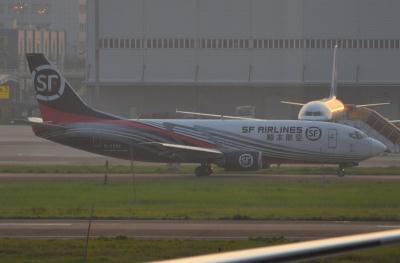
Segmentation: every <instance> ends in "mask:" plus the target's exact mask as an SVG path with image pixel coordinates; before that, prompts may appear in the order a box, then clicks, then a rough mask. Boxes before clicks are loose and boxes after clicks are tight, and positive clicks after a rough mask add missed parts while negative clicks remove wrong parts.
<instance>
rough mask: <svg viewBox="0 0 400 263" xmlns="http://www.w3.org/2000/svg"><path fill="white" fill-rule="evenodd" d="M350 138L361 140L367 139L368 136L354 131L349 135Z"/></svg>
mask: <svg viewBox="0 0 400 263" xmlns="http://www.w3.org/2000/svg"><path fill="white" fill-rule="evenodd" d="M349 136H350V138H353V139H355V140H361V139H363V138H365V137H367V135H365V133H362V132H359V131H354V132H351V133H349Z"/></svg>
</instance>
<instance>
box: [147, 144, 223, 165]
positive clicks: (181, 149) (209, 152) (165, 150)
mask: <svg viewBox="0 0 400 263" xmlns="http://www.w3.org/2000/svg"><path fill="white" fill-rule="evenodd" d="M141 145H144V146H148V147H154V148H156V149H157V150H158V151H159V154H160V155H165V156H169V157H170V158H171V159H177V160H197V161H198V160H216V159H220V158H222V157H224V154H223V153H222V152H221V151H219V150H216V149H209V148H203V147H195V146H187V145H180V144H171V143H161V142H146V143H142V144H141Z"/></svg>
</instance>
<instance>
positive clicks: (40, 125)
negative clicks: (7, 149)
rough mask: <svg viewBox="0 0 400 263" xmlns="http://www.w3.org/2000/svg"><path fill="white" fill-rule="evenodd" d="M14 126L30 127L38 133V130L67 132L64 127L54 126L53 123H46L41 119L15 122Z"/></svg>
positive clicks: (31, 118)
mask: <svg viewBox="0 0 400 263" xmlns="http://www.w3.org/2000/svg"><path fill="white" fill-rule="evenodd" d="M14 124H22V125H30V126H32V128H33V129H34V131H35V132H36V130H45V131H65V127H64V126H62V125H57V124H53V123H51V122H44V121H43V120H42V119H41V118H36V117H30V118H27V119H17V120H14Z"/></svg>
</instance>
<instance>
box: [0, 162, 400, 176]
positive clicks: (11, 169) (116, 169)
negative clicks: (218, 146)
mask: <svg viewBox="0 0 400 263" xmlns="http://www.w3.org/2000/svg"><path fill="white" fill-rule="evenodd" d="M196 166H197V165H181V166H180V168H179V169H178V170H169V169H168V168H167V167H166V166H165V165H135V172H136V173H141V174H154V173H161V174H166V173H174V174H175V173H176V174H193V171H194V169H195V167H196ZM214 171H215V173H217V174H221V173H226V172H225V171H224V169H222V168H219V167H214ZM104 172H105V168H104V166H103V165H11V164H10V165H0V173H64V174H65V173H82V174H88V173H104ZM109 173H111V174H115V173H122V174H124V173H125V174H126V173H131V168H130V166H129V165H110V167H109ZM229 173H232V172H229ZM233 173H235V172H233ZM236 173H243V172H236ZM245 173H254V174H315V175H324V174H336V168H335V167H293V166H289V167H287V166H286V167H279V168H278V167H272V168H270V169H263V170H260V171H256V172H245ZM346 174H348V175H400V167H355V168H347V169H346Z"/></svg>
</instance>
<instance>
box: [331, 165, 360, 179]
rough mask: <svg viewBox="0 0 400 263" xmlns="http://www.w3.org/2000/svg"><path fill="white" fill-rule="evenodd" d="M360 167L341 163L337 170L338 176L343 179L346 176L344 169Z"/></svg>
mask: <svg viewBox="0 0 400 263" xmlns="http://www.w3.org/2000/svg"><path fill="white" fill-rule="evenodd" d="M354 166H358V163H341V164H339V167H338V168H337V170H336V175H337V176H339V177H343V176H344V175H345V172H344V168H349V167H354Z"/></svg>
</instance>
